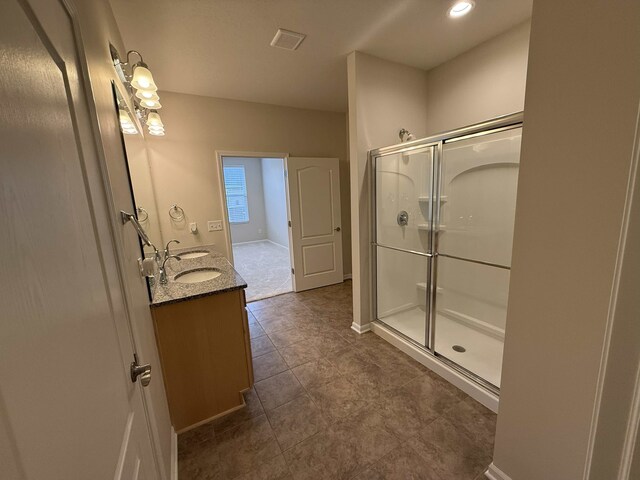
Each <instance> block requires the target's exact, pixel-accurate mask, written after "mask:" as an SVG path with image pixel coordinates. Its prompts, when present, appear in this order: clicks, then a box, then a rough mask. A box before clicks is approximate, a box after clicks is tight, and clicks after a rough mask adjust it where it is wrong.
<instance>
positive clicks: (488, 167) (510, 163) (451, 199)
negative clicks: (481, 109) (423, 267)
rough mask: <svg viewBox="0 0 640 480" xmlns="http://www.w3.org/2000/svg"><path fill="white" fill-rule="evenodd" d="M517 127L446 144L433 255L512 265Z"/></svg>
mask: <svg viewBox="0 0 640 480" xmlns="http://www.w3.org/2000/svg"><path fill="white" fill-rule="evenodd" d="M521 136H522V128H514V129H511V130H506V131H502V132H498V133H491V134H487V135H480V136H477V137H472V138H469V139H466V140H460V141H454V142H451V143H446V142H445V144H444V146H443V159H442V166H441V182H440V212H439V216H438V218H439V222H440V226H439V229H438V230H439V231H440V232H441V233H440V234H439V236H438V253H440V254H446V255H451V256H456V257H461V258H465V259H472V260H480V261H483V262H489V263H495V264H498V265H503V266H509V265H511V248H512V242H513V221H514V218H515V210H516V192H517V188H518V166H519V160H520V138H521Z"/></svg>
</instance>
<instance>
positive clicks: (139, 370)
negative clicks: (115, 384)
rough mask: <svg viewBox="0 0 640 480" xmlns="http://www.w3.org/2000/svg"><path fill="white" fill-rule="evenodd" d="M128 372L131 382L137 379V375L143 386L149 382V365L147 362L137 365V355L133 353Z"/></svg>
mask: <svg viewBox="0 0 640 480" xmlns="http://www.w3.org/2000/svg"><path fill="white" fill-rule="evenodd" d="M130 373H131V381H132V382H133V383H135V382H136V381H137V380H138V377H140V383H141V384H142V386H143V387H146V386H147V385H149V383H151V365H150V364H148V363H147V364H146V365H139V364H138V355H137V354H135V353H134V354H133V362H131V368H130Z"/></svg>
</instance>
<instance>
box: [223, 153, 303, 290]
mask: <svg viewBox="0 0 640 480" xmlns="http://www.w3.org/2000/svg"><path fill="white" fill-rule="evenodd" d="M222 174H223V184H224V195H225V201H226V206H227V217H228V220H229V234H230V237H231V248H232V251H233V261H234V267H235V269H236V270H237V271H238V273H239V274H240V275H241V276H242V278H244V280H245V281H246V282H247V285H248V286H247V289H246V296H247V301H248V302H252V301H256V300H260V299H263V298H268V297H273V296H275V295H280V294H283V293H287V292H291V291H292V290H293V283H292V278H291V251H290V245H289V226H288V213H287V212H288V209H287V192H286V178H285V164H284V158H266V157H240V156H226V155H224V156H222Z"/></svg>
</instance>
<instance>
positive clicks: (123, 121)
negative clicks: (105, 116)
mask: <svg viewBox="0 0 640 480" xmlns="http://www.w3.org/2000/svg"><path fill="white" fill-rule="evenodd" d="M118 115H119V117H120V126H121V127H122V131H123V132H124V133H126V134H128V135H133V134H136V133H138V129H137V128H136V125H135V123H133V121H132V120H131V117H130V116H129V114H128V113H127V112H126V111H125V110H122V109H120V110H119V112H118Z"/></svg>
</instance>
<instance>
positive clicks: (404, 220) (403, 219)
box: [396, 210, 409, 227]
mask: <svg viewBox="0 0 640 480" xmlns="http://www.w3.org/2000/svg"><path fill="white" fill-rule="evenodd" d="M396 220H397V221H398V225H400V226H401V227H405V226H406V225H407V224H408V223H409V214H408V213H407V212H406V211H405V210H402V211H401V212H400V213H398V217H397V218H396Z"/></svg>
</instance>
